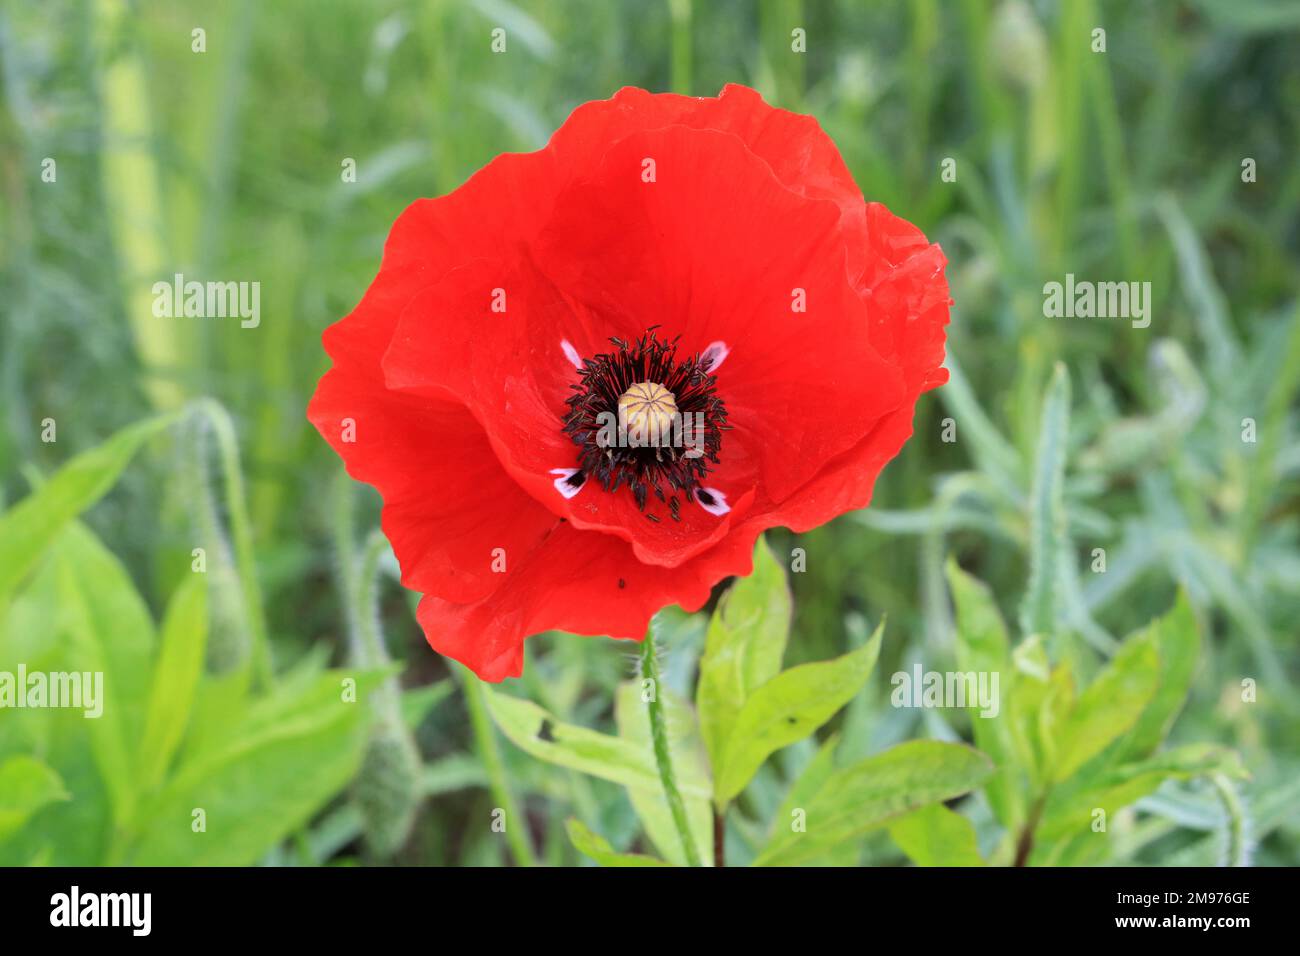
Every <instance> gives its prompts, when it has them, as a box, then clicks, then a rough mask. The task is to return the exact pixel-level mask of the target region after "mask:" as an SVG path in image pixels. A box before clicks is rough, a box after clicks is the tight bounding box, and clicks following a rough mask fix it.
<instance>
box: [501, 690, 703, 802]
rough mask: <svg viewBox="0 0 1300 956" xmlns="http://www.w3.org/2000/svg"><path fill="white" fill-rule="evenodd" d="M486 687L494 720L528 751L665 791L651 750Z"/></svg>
mask: <svg viewBox="0 0 1300 956" xmlns="http://www.w3.org/2000/svg"><path fill="white" fill-rule="evenodd" d="M483 689H484V691H485V694H484V696H485V697H486V698H487V703H488V711H489V712H490V713H491V714H492V719H493V721H495V722H496V725H497V727H499V728H500V729H501V732H502V733H503V734H505V735H506V737H507V738H509V740H510V742H511V743H513V744H514V745H515V746H516V747H518V748H519V749H520V750H522V751H524V752H525V753H528V754H531V755H532V756H534V757H536V758H537V759H538V760H545V761H546V762H547V763H552V764H555V765H556V766H560V767H568V768H569V769H571V770H579V771H581V772H582V773H587V774H591V775H592V776H593V777H600V778H601V779H603V780H610V781H612V782H614V783H619V784H622V785H623V786H625V787H641V788H650V789H652V790H659V789H662V784H661V783H660V780H659V771H658V769H657V768H656V766H655V762H654V757H653V755H652V754H651V753H650V752H649V751H646V750H644V749H643V748H641V747H639V746H637V745H636V744H634V743H631V742H629V741H627V740H624V739H622V738H621V737H614V736H612V735H610V734H603V733H600V732H599V731H596V730H589V729H587V728H586V727H579V726H578V725H576V724H570V723H565V722H564V721H562V720H560V719H558V718H557V717H555V715H554V714H552V713H550V712H549V711H547V710H545V709H544V708H542V707H539V706H538V705H537V704H534V703H533V702H532V701H530V700H523V699H522V698H519V697H511V696H510V695H509V694H505V693H502V692H501V691H498V690H494V689H493V688H491V687H489V686H487V685H484V688H483ZM678 786H679V789H680V790H681V792H682V796H683V797H688V796H690V797H697V798H698V797H703V798H705V799H708V797H709V790H708V788H707V787H701V786H700V785H699V784H698V783H697V784H691V783H688V782H687V781H683V780H679V781H678Z"/></svg>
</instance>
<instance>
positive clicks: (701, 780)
mask: <svg viewBox="0 0 1300 956" xmlns="http://www.w3.org/2000/svg"><path fill="white" fill-rule="evenodd" d="M659 691H660V694H661V700H662V703H663V707H664V717H665V720H666V722H667V725H668V749H669V753H670V754H671V755H672V761H673V772H674V774H675V775H676V777H677V785H678V789H679V790H680V791H681V792H682V802H683V803H685V805H686V817H687V820H688V821H689V822H690V827H691V834H692V836H694V838H695V846H696V848H697V849H698V850H699V852H700V855H701V857H702V858H703V862H704V865H705V866H712V865H713V807H712V805H711V804H710V802H709V800H708V797H707V796H705V797H699V796H688V795H687V794H688V793H690V794H698V793H701V792H702V793H705V794H707V793H708V792H709V791H710V790H711V787H710V785H709V768H708V760H707V758H706V757H705V754H704V747H703V745H702V743H701V741H700V737H699V733H698V728H697V726H696V723H695V717H694V715H693V714H692V713H691V709H690V707H689V706H688V705H687V704H686V702H685V701H682V700H679V699H678V698H677V697H676V696H674V695H673V694H672V693H669V692H668V690H667V688H666V687H665V686H664V683H663V682H662V681H661V682H660V685H659ZM614 720H615V722H616V723H617V724H618V734H619V737H621V738H622V739H624V740H626V741H628V742H629V743H631V744H632V745H634V746H636V747H639V748H640V749H641V750H642V751H644V753H646V754H647V755H649V760H650V765H651V766H652V767H656V774H657V773H658V770H657V766H656V764H655V763H654V743H653V741H652V740H651V737H650V714H649V711H648V709H647V707H646V704H645V702H643V701H642V700H641V683H640V681H625V682H623V683H622V684H620V685H619V687H618V690H617V691H616V692H615V696H614ZM627 795H628V799H629V800H630V801H631V803H632V807H633V809H635V810H636V814H637V816H638V817H639V818H640V819H641V823H642V824H643V825H644V826H645V831H646V834H647V835H648V836H649V837H650V840H651V842H652V843H654V845H655V847H656V848H657V849H658V850H659V852H660V854H661V855H662V856H664V857H665V858H667V859H668V861H669V862H671V863H674V864H676V865H678V866H685V865H686V853H685V850H684V849H683V847H682V838H681V835H680V834H679V833H678V832H677V826H676V824H674V822H673V818H672V813H671V812H670V811H669V809H668V804H667V802H666V801H665V800H664V789H663V784H662V782H660V781H658V779H657V777H656V783H655V785H654V786H653V787H650V788H647V787H639V786H629V787H628V788H627Z"/></svg>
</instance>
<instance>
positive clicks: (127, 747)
mask: <svg viewBox="0 0 1300 956" xmlns="http://www.w3.org/2000/svg"><path fill="white" fill-rule="evenodd" d="M54 558H55V565H56V568H57V573H58V581H59V594H60V597H61V600H62V603H63V608H64V611H65V613H66V615H67V617H66V624H65V626H66V628H67V631H66V639H67V641H68V645H69V646H68V655H69V658H68V659H69V660H70V661H75V662H76V663H75V667H76V669H77V670H80V671H88V672H91V673H102V674H103V695H104V698H105V700H104V701H103V713H102V714H101V715H100V716H99V717H97V718H95V719H92V720H87V721H86V724H87V725H88V726H87V728H86V731H87V733H88V734H89V737H90V742H91V749H92V752H93V753H94V757H95V764H96V766H97V767H98V768H99V773H100V775H101V776H102V777H103V780H104V785H105V788H106V789H107V791H108V794H109V799H110V802H111V804H112V808H113V819H114V820H115V821H116V822H117V823H118V824H119V825H121V824H124V823H125V822H126V821H127V820H129V819H130V817H131V815H132V813H133V812H134V808H135V803H136V798H137V796H138V790H139V786H140V777H139V772H138V767H137V765H136V742H137V741H139V740H140V739H141V737H142V735H143V732H144V708H145V702H146V701H147V700H148V697H149V674H150V671H151V668H152V661H153V648H154V643H155V638H154V624H153V619H152V618H151V617H150V615H149V610H148V608H147V607H146V606H145V604H144V601H143V600H142V599H141V598H140V595H139V594H138V593H137V592H136V590H135V585H134V584H132V582H131V578H130V576H129V575H128V574H127V573H126V569H125V568H123V567H122V565H121V563H120V562H119V561H118V560H117V558H116V557H114V556H113V554H112V553H111V552H109V550H108V549H107V548H105V547H104V545H103V544H101V543H100V541H99V539H98V538H96V537H95V536H94V535H93V534H91V533H90V531H88V530H87V529H86V528H85V527H83V526H82V525H80V524H73V525H72V526H71V527H69V528H68V529H67V531H66V532H65V533H64V535H63V537H62V538H61V539H60V541H59V543H58V544H57V545H56V546H55V551H54Z"/></svg>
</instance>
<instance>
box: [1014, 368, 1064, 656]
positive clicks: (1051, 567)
mask: <svg viewBox="0 0 1300 956" xmlns="http://www.w3.org/2000/svg"><path fill="white" fill-rule="evenodd" d="M1069 431H1070V375H1069V372H1067V371H1066V368H1065V365H1064V364H1062V363H1060V362H1058V363H1057V364H1056V369H1055V371H1054V372H1053V373H1052V381H1051V383H1050V384H1049V385H1048V387H1047V396H1046V398H1045V399H1044V402H1043V417H1042V424H1041V426H1040V429H1039V435H1038V449H1037V452H1036V453H1035V457H1034V482H1033V488H1032V490H1031V493H1030V505H1029V507H1030V512H1029V589H1028V590H1027V591H1026V592H1025V600H1024V604H1023V605H1022V606H1021V610H1020V616H1021V629H1022V630H1023V632H1024V633H1025V634H1052V633H1054V632H1055V631H1056V625H1057V619H1058V616H1059V608H1058V607H1057V596H1058V591H1059V589H1058V587H1057V580H1058V571H1057V565H1058V562H1059V561H1060V560H1061V557H1062V544H1063V542H1064V541H1065V540H1066V533H1067V525H1066V514H1065V498H1064V493H1063V485H1064V483H1065V453H1066V442H1067V440H1068V437H1069Z"/></svg>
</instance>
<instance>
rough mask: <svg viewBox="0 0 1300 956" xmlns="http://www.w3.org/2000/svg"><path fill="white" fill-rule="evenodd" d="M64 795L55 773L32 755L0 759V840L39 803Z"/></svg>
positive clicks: (60, 798)
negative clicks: (0, 760) (2, 760)
mask: <svg viewBox="0 0 1300 956" xmlns="http://www.w3.org/2000/svg"><path fill="white" fill-rule="evenodd" d="M67 799H68V794H67V792H66V791H65V790H64V789H63V781H62V780H61V779H59V775H58V774H57V773H55V772H54V771H53V770H51V769H50V768H49V767H47V766H46V765H45V764H43V763H41V762H40V761H39V760H37V759H36V758H35V757H28V756H26V755H19V756H16V757H10V758H9V759H8V760H5V761H4V762H3V763H0V842H3V841H4V840H6V839H8V838H9V837H10V836H12V835H13V834H14V833H16V832H18V830H19V829H21V828H22V826H23V824H25V823H26V822H27V821H28V820H29V819H31V817H32V816H33V815H34V814H35V813H36V812H37V811H38V810H40V809H41V808H42V807H44V806H46V805H48V804H51V803H54V802H55V801H58V800H67Z"/></svg>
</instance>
